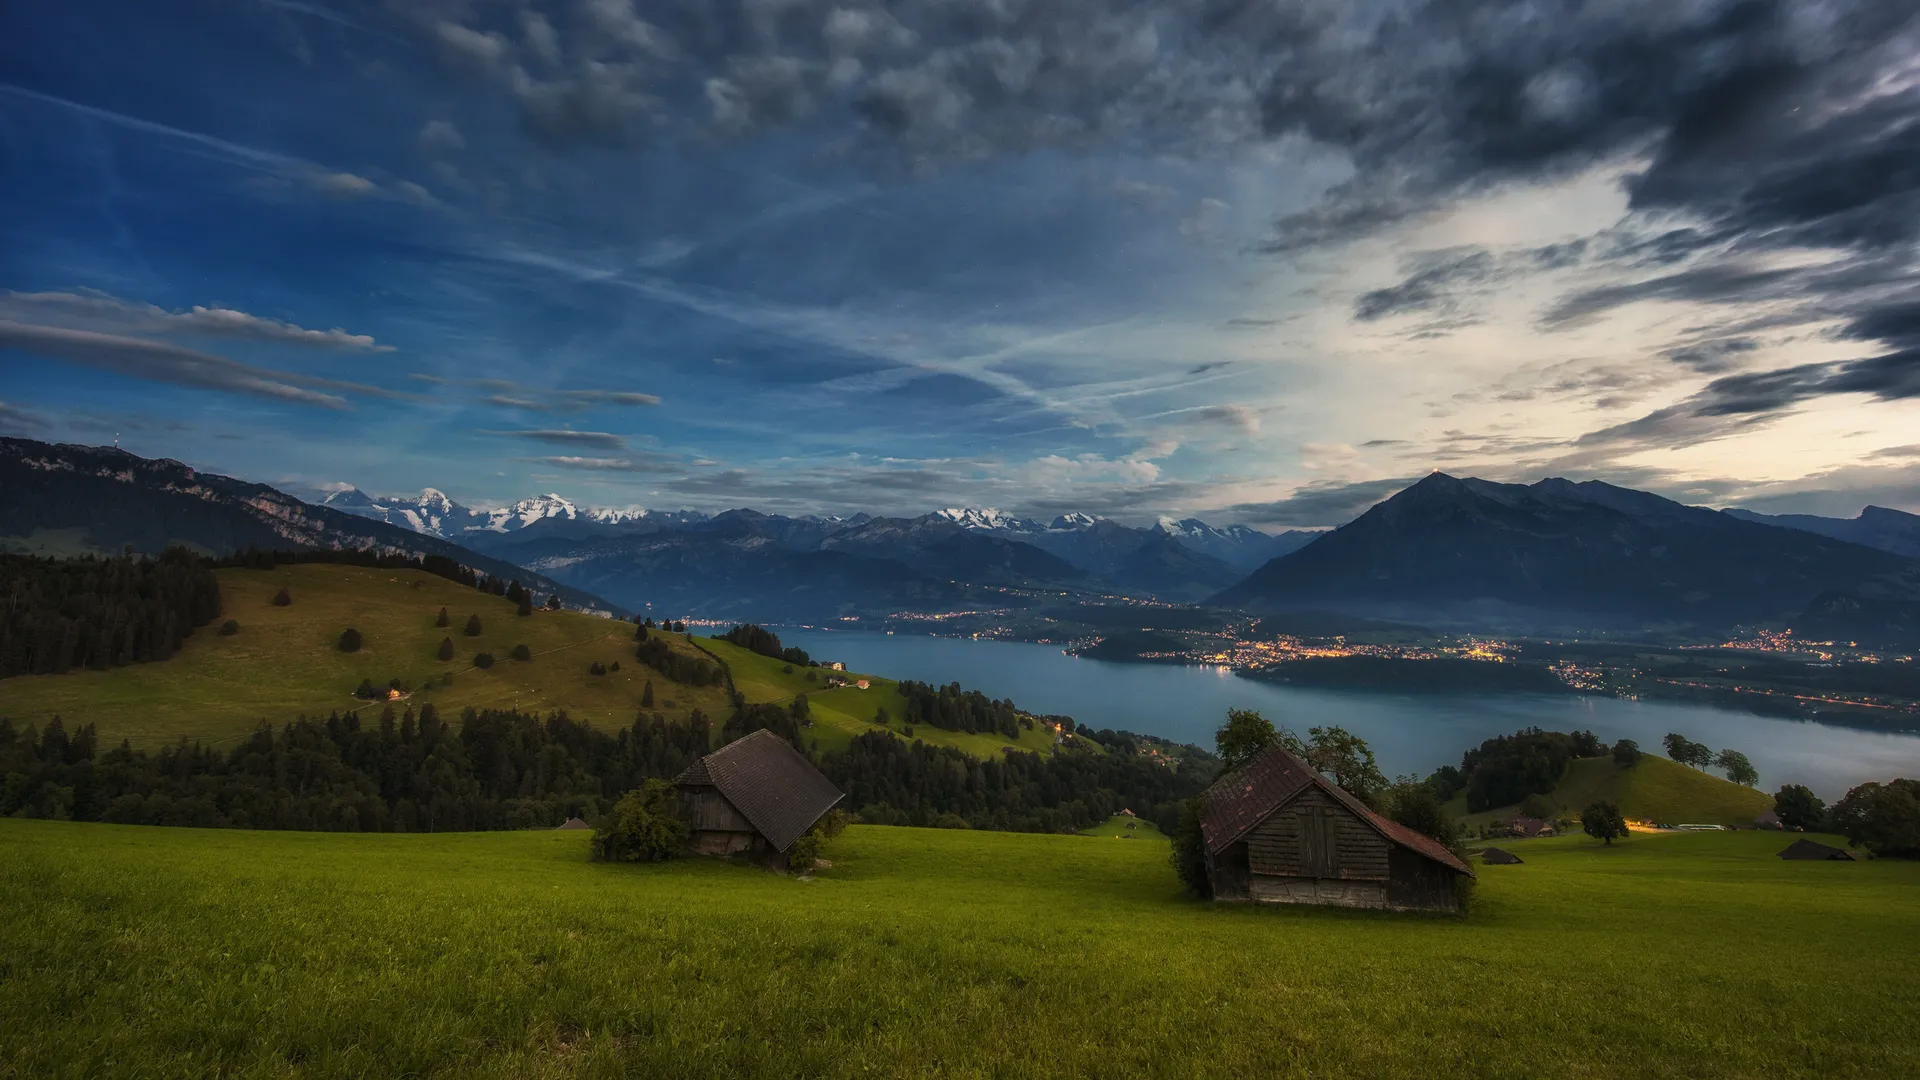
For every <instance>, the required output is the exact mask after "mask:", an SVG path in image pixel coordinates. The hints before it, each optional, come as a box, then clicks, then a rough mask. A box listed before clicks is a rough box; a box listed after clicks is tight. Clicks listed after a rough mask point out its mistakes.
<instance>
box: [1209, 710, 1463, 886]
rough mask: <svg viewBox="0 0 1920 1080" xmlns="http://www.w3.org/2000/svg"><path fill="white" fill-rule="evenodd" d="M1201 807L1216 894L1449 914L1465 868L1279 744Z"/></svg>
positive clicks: (1222, 783) (1226, 779)
mask: <svg viewBox="0 0 1920 1080" xmlns="http://www.w3.org/2000/svg"><path fill="white" fill-rule="evenodd" d="M1204 799H1205V801H1204V803H1203V804H1202V807H1201V811H1200V834H1201V838H1202V840H1203V841H1204V843H1205V847H1206V863H1207V878H1208V881H1209V882H1210V883H1211V884H1212V886H1213V895H1214V899H1216V900H1254V901H1258V902H1262V903H1269V904H1330V905H1335V906H1339V907H1360V908H1385V909H1389V910H1393V911H1414V910H1425V911H1456V910H1458V909H1459V898H1458V895H1457V894H1456V893H1455V891H1454V883H1455V880H1456V879H1457V878H1459V877H1461V876H1463V875H1464V876H1466V877H1472V876H1473V870H1472V869H1471V868H1469V867H1468V866H1467V864H1466V863H1463V862H1461V861H1460V860H1459V858H1457V857H1456V856H1455V855H1454V854H1453V853H1452V852H1450V851H1448V850H1447V849H1446V848H1445V847H1444V846H1443V845H1441V844H1440V843H1439V841H1437V840H1434V839H1433V838H1432V837H1430V836H1425V835H1422V834H1421V833H1418V832H1415V831H1414V830H1412V829H1409V828H1407V827H1406V826H1404V825H1401V824H1398V823H1397V822H1393V821H1389V820H1387V819H1386V818H1383V817H1381V816H1380V815H1379V814H1376V813H1374V812H1373V811H1372V810H1370V809H1368V808H1367V806H1366V804H1365V803H1362V802H1361V801H1360V800H1358V799H1356V798H1354V797H1353V796H1352V795H1349V794H1348V793H1347V792H1345V791H1343V790H1341V789H1340V787H1339V786H1338V785H1336V784H1334V783H1333V782H1332V781H1330V780H1328V779H1327V778H1326V777H1324V776H1321V775H1320V774H1319V772H1317V771H1316V770H1314V769H1312V768H1311V767H1309V766H1308V765H1307V764H1306V763H1305V762H1303V761H1301V760H1300V759H1299V758H1297V757H1294V756H1293V755H1292V754H1290V753H1288V752H1287V751H1286V750H1285V749H1284V748H1282V747H1280V746H1269V747H1267V748H1266V749H1265V750H1263V751H1261V752H1260V755H1259V756H1258V757H1256V758H1254V759H1253V761H1251V762H1250V763H1248V764H1247V765H1246V766H1244V767H1242V768H1240V769H1236V770H1235V771H1233V772H1231V773H1229V774H1227V775H1226V776H1223V777H1221V778H1220V779H1219V780H1217V781H1215V782H1214V784H1213V786H1212V787H1210V788H1208V789H1207V792H1206V795H1205V796H1204Z"/></svg>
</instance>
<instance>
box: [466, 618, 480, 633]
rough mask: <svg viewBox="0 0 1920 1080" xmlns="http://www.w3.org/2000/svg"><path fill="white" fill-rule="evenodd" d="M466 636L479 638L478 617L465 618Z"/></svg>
mask: <svg viewBox="0 0 1920 1080" xmlns="http://www.w3.org/2000/svg"><path fill="white" fill-rule="evenodd" d="M466 635H467V636H468V637H479V636H480V616H478V615H469V616H467V629H466Z"/></svg>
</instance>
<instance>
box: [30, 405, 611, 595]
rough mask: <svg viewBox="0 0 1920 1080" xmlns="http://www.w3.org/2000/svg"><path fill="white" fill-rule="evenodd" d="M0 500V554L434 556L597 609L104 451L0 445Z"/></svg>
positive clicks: (440, 551) (302, 506)
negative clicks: (127, 551)
mask: <svg viewBox="0 0 1920 1080" xmlns="http://www.w3.org/2000/svg"><path fill="white" fill-rule="evenodd" d="M0 491H4V492H6V498H5V499H0V550H5V549H9V548H11V549H14V550H25V551H38V550H50V549H58V550H59V551H60V552H61V553H79V552H82V551H92V552H118V551H120V550H122V549H123V548H127V547H131V548H132V549H133V550H135V551H138V552H146V553H158V552H160V551H162V550H164V549H165V548H166V547H168V546H169V545H173V544H182V545H185V546H187V547H190V548H193V549H195V550H198V551H203V552H210V553H213V554H216V555H224V554H228V553H231V552H234V551H240V550H244V549H246V548H274V549H291V548H322V549H331V550H360V551H378V552H384V553H393V554H405V555H443V556H446V557H448V558H451V559H454V560H456V561H457V562H459V563H461V564H463V565H465V566H469V567H472V568H473V569H475V570H478V571H480V572H482V573H485V574H489V575H493V576H496V577H504V578H508V579H510V580H518V581H520V582H522V583H523V584H525V585H527V586H529V587H531V588H533V589H534V590H535V591H536V592H553V591H557V592H559V594H560V596H561V598H562V599H563V600H564V601H566V602H567V603H569V604H571V605H573V606H575V607H587V608H603V607H605V606H606V604H605V602H604V601H602V600H600V598H599V597H597V596H593V595H591V594H589V593H586V592H583V591H581V590H578V589H574V588H570V587H567V586H566V585H563V584H561V583H559V582H556V581H554V580H552V579H550V578H547V577H543V576H541V575H539V574H534V573H529V572H528V571H526V570H523V569H522V568H520V567H518V566H516V565H514V564H512V563H510V562H506V561H503V560H500V559H497V558H492V557H489V556H487V555H483V554H481V553H478V552H475V551H471V550H469V549H467V548H463V547H461V546H459V545H457V544H454V543H451V542H449V541H446V540H443V539H440V538H439V537H435V536H429V535H427V534H425V533H420V532H415V531H413V530H412V529H409V528H405V527H402V526H399V525H395V524H390V523H388V522H386V521H382V520H378V519H373V518H369V517H366V516H362V515H358V514H353V513H348V512H346V511H344V510H341V509H337V508H334V507H329V506H315V505H312V504H309V503H305V502H302V501H300V500H299V499H296V498H294V497H293V496H291V495H288V494H286V493H285V492H282V491H279V490H276V489H274V488H271V487H268V486H266V485H265V484H250V483H247V482H246V481H243V480H235V479H234V478H232V477H230V476H220V475H217V474H215V473H203V472H198V471H196V470H194V469H191V468H188V467H187V466H186V465H183V464H181V463H180V462H178V461H172V460H167V459H150V458H143V457H138V456H136V455H134V454H130V453H127V452H126V451H124V450H119V449H116V448H114V447H110V446H76V445H72V444H66V443H62V444H59V445H52V444H48V443H43V442H36V441H34V440H31V439H14V438H0Z"/></svg>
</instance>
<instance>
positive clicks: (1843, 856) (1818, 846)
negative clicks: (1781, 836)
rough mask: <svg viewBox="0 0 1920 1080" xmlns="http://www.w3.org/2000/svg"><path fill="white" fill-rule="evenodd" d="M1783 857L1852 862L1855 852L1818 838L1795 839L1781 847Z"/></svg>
mask: <svg viewBox="0 0 1920 1080" xmlns="http://www.w3.org/2000/svg"><path fill="white" fill-rule="evenodd" d="M1780 857H1781V858H1783V859H1808V860H1812V861H1814V862H1852V861H1854V860H1853V853H1852V852H1850V851H1848V850H1847V849H1846V848H1837V847H1834V846H1833V845H1832V844H1822V843H1820V842H1819V841H1818V840H1795V841H1794V842H1793V843H1791V844H1788V845H1787V846H1786V847H1785V848H1783V849H1781V851H1780Z"/></svg>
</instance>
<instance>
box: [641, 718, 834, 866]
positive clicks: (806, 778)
mask: <svg viewBox="0 0 1920 1080" xmlns="http://www.w3.org/2000/svg"><path fill="white" fill-rule="evenodd" d="M674 782H675V783H677V784H700V785H705V784H711V785H712V786H714V787H716V788H719V789H720V794H721V795H723V796H725V797H726V800H727V801H728V802H730V803H732V804H733V807H734V809H736V810H738V811H740V813H741V814H743V815H745V817H746V819H747V820H748V821H750V822H752V823H753V827H754V828H755V829H758V830H759V831H760V835H762V836H764V837H766V838H767V842H768V843H769V844H772V845H773V847H774V850H776V851H785V850H787V849H788V848H789V847H792V846H793V842H794V841H795V840H798V839H799V838H800V835H801V834H802V833H804V832H806V831H807V830H808V829H811V828H813V823H814V822H816V821H819V820H820V817H821V815H823V814H825V813H826V812H827V811H829V810H831V809H833V804H834V803H837V802H839V801H840V800H841V799H843V798H845V797H846V796H844V795H842V794H841V793H840V789H839V788H837V787H834V786H833V781H831V780H829V779H827V778H826V777H825V776H822V775H821V774H820V770H819V769H816V768H814V767H813V762H811V761H808V760H807V759H806V757H805V756H804V755H802V754H801V753H800V751H798V750H795V749H794V748H793V745H792V744H791V743H789V742H787V740H785V739H783V738H781V737H780V736H778V735H775V734H774V733H773V732H771V731H768V730H766V729H765V728H762V729H760V730H759V731H756V732H754V733H753V734H751V735H748V736H745V737H744V738H739V739H735V740H734V741H732V742H730V743H728V744H727V745H725V746H723V747H721V748H720V749H718V750H715V751H714V752H713V753H711V754H708V755H707V756H706V757H703V758H701V759H700V760H698V761H696V762H694V763H693V764H692V765H689V766H687V770H686V771H685V772H683V773H681V774H680V776H679V778H678V779H676V780H675V781H674Z"/></svg>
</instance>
